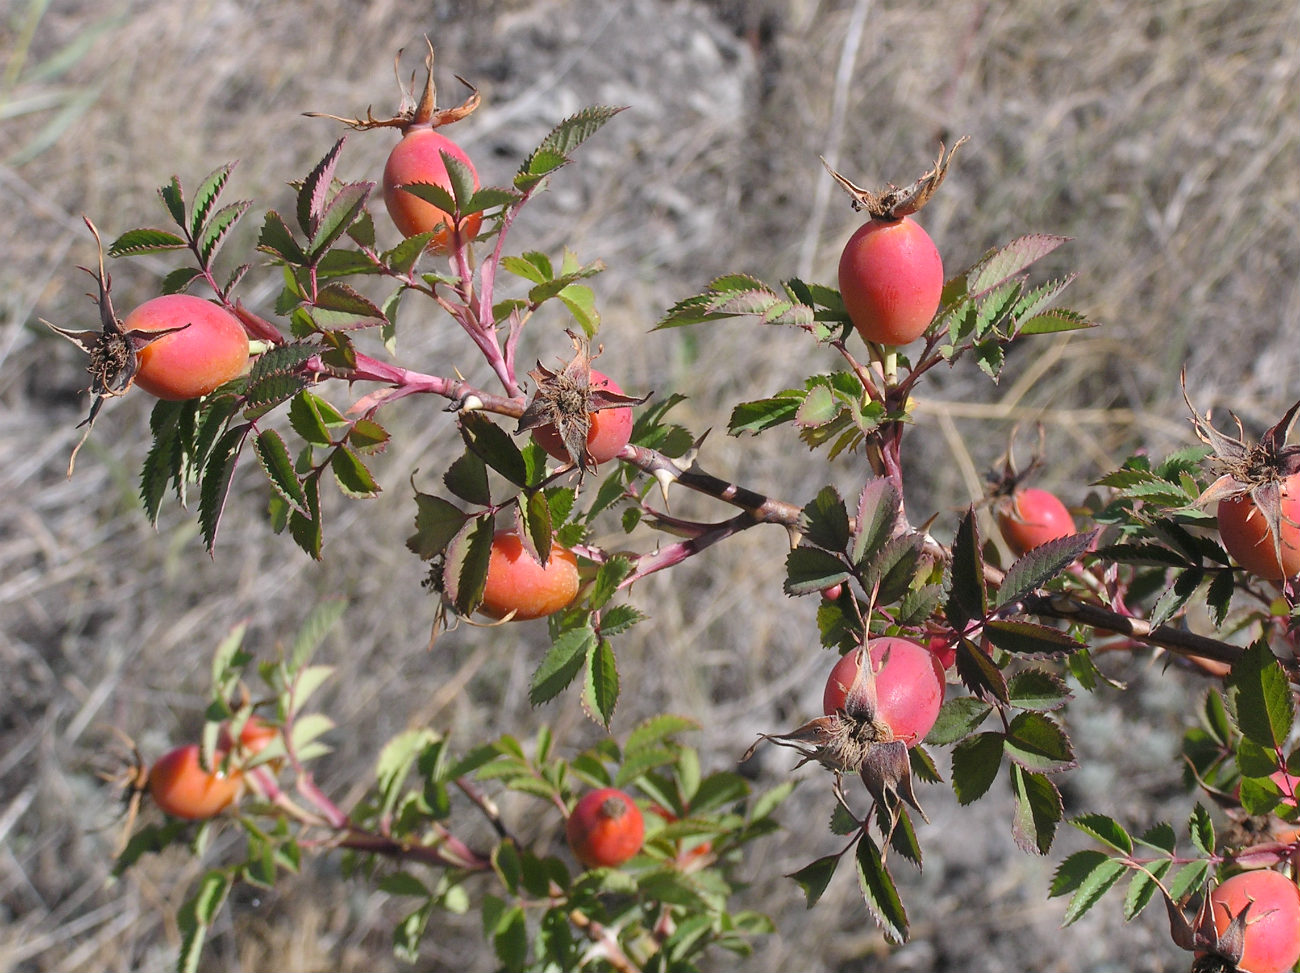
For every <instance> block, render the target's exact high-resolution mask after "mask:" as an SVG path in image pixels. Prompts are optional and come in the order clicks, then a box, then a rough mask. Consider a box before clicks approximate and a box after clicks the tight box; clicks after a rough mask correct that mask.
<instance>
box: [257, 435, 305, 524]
mask: <svg viewBox="0 0 1300 973" xmlns="http://www.w3.org/2000/svg"><path fill="white" fill-rule="evenodd" d="M253 449H254V451H255V452H256V454H257V459H258V461H259V462H260V463H261V464H262V470H263V471H264V472H265V473H266V476H267V479H269V480H270V481H271V486H272V487H274V488H275V492H276V493H278V494H279V495H280V496H281V497H283V498H284V499H285V500H286V501H287V502H288V503H291V504H292V505H293V506H294V507H296V508H297V509H299V510H302V511H304V512H305V511H306V507H307V495H306V493H304V492H303V489H302V484H301V483H300V482H298V474H297V473H296V472H295V471H294V468H293V459H292V458H291V457H290V456H289V450H288V448H287V447H286V446H285V444H284V440H283V439H281V438H280V434H279V433H278V432H276V431H275V430H274V429H264V430H262V431H261V432H260V433H258V434H257V439H256V440H255V441H254V442H253Z"/></svg>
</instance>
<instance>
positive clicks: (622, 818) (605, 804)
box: [564, 787, 645, 868]
mask: <svg viewBox="0 0 1300 973" xmlns="http://www.w3.org/2000/svg"><path fill="white" fill-rule="evenodd" d="M564 833H565V836H566V837H567V838H568V839H569V847H570V848H572V849H573V854H574V856H575V857H576V858H577V859H578V861H580V862H582V864H584V865H586V866H587V867H588V868H614V867H616V866H618V865H622V864H623V863H624V862H625V861H627V860H628V859H629V858H631V857H632V856H633V855H635V854H636V853H637V852H638V851H640V850H641V842H642V841H643V840H644V839H645V819H644V818H643V817H642V816H641V809H640V808H639V807H637V806H636V803H635V802H634V801H633V800H632V798H630V797H628V796H627V795H626V794H624V793H623V792H622V791H620V790H619V789H618V788H616V787H602V788H600V789H599V790H594V791H588V792H587V793H586V794H584V795H582V797H581V798H580V799H579V800H578V803H577V804H575V805H574V806H573V811H572V813H571V814H570V815H569V820H568V821H567V822H565V826H564Z"/></svg>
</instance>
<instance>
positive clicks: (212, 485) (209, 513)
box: [199, 424, 252, 554]
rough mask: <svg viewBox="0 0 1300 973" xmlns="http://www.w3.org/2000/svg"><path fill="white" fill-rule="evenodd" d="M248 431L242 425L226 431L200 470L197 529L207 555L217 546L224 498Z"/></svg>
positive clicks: (248, 427) (246, 427)
mask: <svg viewBox="0 0 1300 973" xmlns="http://www.w3.org/2000/svg"><path fill="white" fill-rule="evenodd" d="M251 428H252V426H251V425H249V424H244V425H242V426H234V427H233V428H231V429H228V430H226V433H225V435H223V436H222V437H221V438H220V439H218V440H217V444H216V445H215V446H214V447H213V448H212V452H211V454H210V455H209V456H208V461H207V463H206V464H205V465H204V467H203V483H202V485H201V487H200V492H199V528H200V530H201V531H202V532H203V543H204V544H205V545H206V547H207V549H208V553H209V554H211V553H212V551H213V548H214V547H215V545H216V543H217V528H218V526H220V523H221V512H222V511H223V510H224V509H225V506H226V495H227V494H228V493H229V492H230V481H231V479H232V478H233V477H234V475H235V466H236V465H237V463H238V462H239V450H240V448H241V447H242V446H243V444H244V439H245V437H246V436H247V435H248V432H249V430H250V429H251Z"/></svg>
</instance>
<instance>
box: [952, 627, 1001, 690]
mask: <svg viewBox="0 0 1300 973" xmlns="http://www.w3.org/2000/svg"><path fill="white" fill-rule="evenodd" d="M956 668H957V676H958V678H959V679H961V681H962V685H964V686H965V687H966V688H967V689H969V690H970V691H971V692H972V693H974V694H975V695H976V696H978V697H980V698H981V699H996V700H997V701H998V702H1000V703H1009V702H1010V700H1009V698H1008V696H1007V682H1006V679H1005V678H1003V676H1002V670H1000V669H999V668H998V667H997V666H995V665H994V664H993V660H992V659H990V658H989V656H988V653H987V652H984V651H982V650H981V649H980V648H979V647H978V646H976V645H975V644H974V643H973V642H971V641H970V640H969V639H961V640H960V641H959V642H958V643H957V660H956Z"/></svg>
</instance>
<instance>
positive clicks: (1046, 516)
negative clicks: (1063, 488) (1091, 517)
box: [996, 487, 1077, 557]
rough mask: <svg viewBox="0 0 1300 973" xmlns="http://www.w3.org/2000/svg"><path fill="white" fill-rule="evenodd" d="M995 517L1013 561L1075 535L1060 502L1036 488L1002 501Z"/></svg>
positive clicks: (1071, 521) (1017, 491)
mask: <svg viewBox="0 0 1300 973" xmlns="http://www.w3.org/2000/svg"><path fill="white" fill-rule="evenodd" d="M996 513H997V521H998V529H999V530H1000V531H1001V532H1002V538H1003V540H1005V541H1006V542H1007V547H1009V548H1011V551H1012V553H1013V554H1015V555H1016V556H1017V557H1019V556H1020V555H1021V554H1024V553H1025V552H1026V551H1031V550H1033V549H1034V548H1035V547H1038V546H1039V545H1040V544H1046V543H1047V542H1048V541H1054V540H1056V539H1057V538H1058V537H1069V536H1070V535H1071V534H1074V533H1077V529H1076V527H1075V526H1074V518H1073V517H1072V516H1070V511H1069V510H1068V509H1067V508H1066V506H1065V504H1063V503H1062V502H1061V501H1060V498H1058V497H1057V496H1056V495H1055V494H1053V493H1048V492H1047V491H1046V490H1040V489H1038V488H1037V487H1025V488H1024V489H1020V490H1016V491H1015V492H1014V493H1013V494H1012V495H1011V496H1009V497H1003V498H1002V500H1001V501H999V503H998V506H997V511H996Z"/></svg>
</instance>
